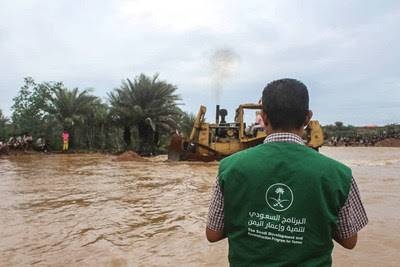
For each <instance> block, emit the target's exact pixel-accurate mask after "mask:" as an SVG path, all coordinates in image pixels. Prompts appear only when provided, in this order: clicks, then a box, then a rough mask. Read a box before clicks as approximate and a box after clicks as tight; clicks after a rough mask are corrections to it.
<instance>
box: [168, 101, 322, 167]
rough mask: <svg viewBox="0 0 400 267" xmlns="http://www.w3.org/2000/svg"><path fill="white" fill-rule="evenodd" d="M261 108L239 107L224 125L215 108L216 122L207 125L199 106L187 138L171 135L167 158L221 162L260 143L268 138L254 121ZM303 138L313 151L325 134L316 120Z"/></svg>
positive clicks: (220, 111)
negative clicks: (230, 119) (232, 120)
mask: <svg viewBox="0 0 400 267" xmlns="http://www.w3.org/2000/svg"><path fill="white" fill-rule="evenodd" d="M261 108H262V107H261V105H260V104H242V105H240V106H239V107H238V108H237V109H236V114H235V118H234V122H226V121H225V119H226V117H227V115H228V112H227V110H226V109H220V106H219V105H217V106H216V112H215V113H216V118H215V123H207V122H205V114H206V111H207V109H206V107H205V106H200V109H199V112H198V113H197V116H196V118H195V121H194V125H193V128H192V131H191V134H190V136H189V138H188V139H186V140H184V139H183V138H182V137H181V136H180V135H179V134H178V133H174V134H173V135H172V136H171V143H170V147H169V152H168V159H169V160H172V161H177V160H195V161H206V162H207V161H213V160H220V159H222V158H224V157H226V156H229V155H231V154H233V153H235V152H238V151H241V150H244V149H246V148H249V147H253V146H256V145H258V144H261V143H262V142H263V141H264V139H265V137H266V136H267V135H266V133H265V131H264V128H263V127H262V126H261V125H260V124H259V123H257V121H256V120H255V118H256V116H257V114H258V113H259V112H261ZM249 118H250V119H249ZM252 118H253V119H252ZM249 121H250V122H249ZM304 139H305V142H306V144H307V145H308V146H309V147H312V148H314V149H316V150H318V148H319V147H320V146H322V144H323V142H324V135H323V131H322V128H321V126H320V124H319V122H318V121H316V120H312V121H310V123H309V125H308V126H307V128H306V130H305V136H304Z"/></svg>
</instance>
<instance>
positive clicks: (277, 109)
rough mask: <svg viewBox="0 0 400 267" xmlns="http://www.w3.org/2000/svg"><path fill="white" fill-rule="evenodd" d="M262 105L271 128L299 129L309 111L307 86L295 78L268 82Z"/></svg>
mask: <svg viewBox="0 0 400 267" xmlns="http://www.w3.org/2000/svg"><path fill="white" fill-rule="evenodd" d="M262 105H263V110H264V111H265V113H267V115H268V118H269V122H270V123H271V127H272V128H273V129H279V130H293V129H299V128H300V127H301V126H302V125H303V123H304V121H305V120H306V115H307V112H308V111H309V109H308V90H307V87H306V86H305V85H304V84H303V83H302V82H300V81H298V80H295V79H280V80H276V81H273V82H270V83H269V84H268V85H267V86H266V87H265V88H264V91H263V95H262Z"/></svg>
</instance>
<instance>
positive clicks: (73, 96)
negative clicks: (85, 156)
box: [46, 85, 107, 149]
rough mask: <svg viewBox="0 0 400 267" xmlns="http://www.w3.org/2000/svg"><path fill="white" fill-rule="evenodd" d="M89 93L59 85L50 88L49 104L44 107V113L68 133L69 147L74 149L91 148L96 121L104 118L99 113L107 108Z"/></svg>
mask: <svg viewBox="0 0 400 267" xmlns="http://www.w3.org/2000/svg"><path fill="white" fill-rule="evenodd" d="M90 91H91V90H90V89H86V90H82V91H79V89H78V88H74V89H72V90H69V89H67V88H65V87H64V86H63V85H61V86H58V87H54V88H52V90H51V94H50V95H49V96H48V100H49V104H48V105H47V106H46V111H47V112H48V113H50V114H52V115H53V116H54V117H55V119H56V120H57V121H58V123H59V125H60V126H61V128H63V129H66V130H67V131H68V132H70V134H71V145H72V147H75V148H78V147H79V146H85V147H86V148H89V149H90V148H93V143H94V139H95V137H94V135H93V133H94V128H95V126H97V124H96V123H97V119H99V118H100V117H101V116H103V117H105V115H103V114H100V115H99V113H101V112H103V113H104V112H106V109H107V108H106V107H105V106H104V105H103V104H102V103H101V101H100V99H99V98H98V97H96V96H93V95H90V94H89V93H90ZM102 120H103V118H102ZM60 131H61V129H60ZM60 134H61V133H60Z"/></svg>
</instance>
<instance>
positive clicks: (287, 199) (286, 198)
mask: <svg viewBox="0 0 400 267" xmlns="http://www.w3.org/2000/svg"><path fill="white" fill-rule="evenodd" d="M265 200H266V201H267V204H268V206H269V207H270V208H271V209H273V210H275V211H284V210H287V209H288V208H289V207H290V206H291V205H292V203H293V191H292V189H290V187H289V186H287V185H285V184H283V183H276V184H273V185H271V186H270V187H268V189H267V192H266V193H265Z"/></svg>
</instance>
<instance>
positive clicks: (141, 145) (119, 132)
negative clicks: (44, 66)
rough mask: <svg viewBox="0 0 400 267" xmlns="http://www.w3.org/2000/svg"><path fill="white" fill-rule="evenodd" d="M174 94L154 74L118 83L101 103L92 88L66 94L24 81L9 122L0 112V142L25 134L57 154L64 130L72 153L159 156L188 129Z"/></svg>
mask: <svg viewBox="0 0 400 267" xmlns="http://www.w3.org/2000/svg"><path fill="white" fill-rule="evenodd" d="M176 91H177V87H176V86H175V85H173V84H170V83H168V82H167V81H162V80H160V79H159V76H158V74H155V75H153V76H147V75H144V74H140V75H138V76H136V77H135V78H134V79H133V80H131V79H126V80H124V81H122V84H121V85H120V86H119V87H118V88H115V89H113V90H112V91H111V92H109V93H108V94H107V100H106V101H102V100H101V99H100V98H99V97H97V96H95V95H93V94H92V93H93V91H92V90H91V89H84V90H80V89H78V88H73V89H69V88H66V87H65V85H64V84H63V83H62V82H41V83H37V82H35V81H34V79H33V78H32V77H26V78H24V84H23V86H22V87H21V88H20V91H19V93H18V95H17V96H16V97H15V98H13V105H12V108H11V111H12V115H11V118H10V119H8V118H6V117H5V116H4V115H3V114H2V112H1V110H0V138H2V139H3V140H4V141H7V138H10V137H12V136H17V135H18V136H19V135H23V134H25V133H29V134H30V135H32V136H33V138H34V139H35V138H39V137H41V138H45V139H46V140H48V142H49V146H50V148H51V149H53V150H59V149H60V148H61V145H62V140H61V133H62V131H63V130H67V131H68V132H69V134H70V147H71V148H72V149H74V150H98V151H110V152H116V151H124V150H127V149H133V150H135V151H137V152H138V153H140V154H145V155H150V154H157V153H162V152H164V151H165V149H166V146H167V144H168V142H169V136H170V134H171V133H172V132H175V131H176V130H178V131H180V132H181V133H182V134H183V135H187V134H188V133H189V131H190V129H191V127H192V125H193V119H194V115H193V114H189V113H187V112H184V111H183V110H182V109H181V108H180V107H179V106H180V105H181V104H182V103H181V102H180V101H181V98H180V96H179V95H178V94H177V93H176Z"/></svg>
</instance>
